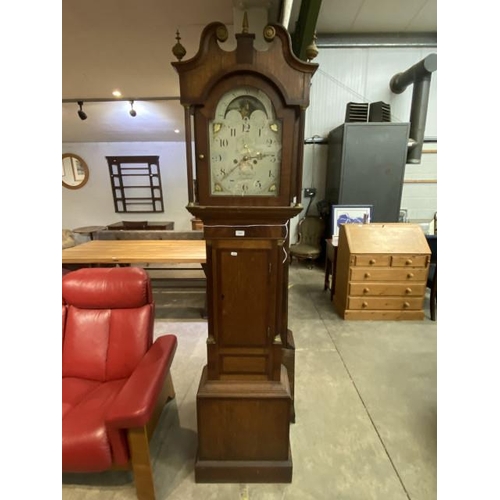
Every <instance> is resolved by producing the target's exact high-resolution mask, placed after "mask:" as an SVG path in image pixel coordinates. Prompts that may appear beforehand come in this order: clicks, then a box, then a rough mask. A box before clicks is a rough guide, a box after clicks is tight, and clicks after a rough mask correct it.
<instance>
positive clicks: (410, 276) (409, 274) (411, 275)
mask: <svg viewBox="0 0 500 500" xmlns="http://www.w3.org/2000/svg"><path fill="white" fill-rule="evenodd" d="M407 276H408V278H413V276H415V275H414V274H413V273H408V274H407Z"/></svg>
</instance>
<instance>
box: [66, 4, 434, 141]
mask: <svg viewBox="0 0 500 500" xmlns="http://www.w3.org/2000/svg"><path fill="white" fill-rule="evenodd" d="M304 1H305V0H304ZM314 3H316V5H321V6H320V10H319V15H318V16H317V17H318V20H317V23H316V32H317V34H318V39H319V40H320V39H321V37H322V35H332V34H333V35H339V34H345V35H358V34H382V33H384V34H387V33H398V34H414V33H437V0H322V1H320V0H311V1H310V4H314ZM300 4H301V2H300V0H210V1H206V0H183V1H180V2H173V1H171V0H141V1H140V2H139V1H137V0H85V1H84V2H82V1H81V0H64V2H62V100H63V103H62V142H63V143H64V142H137V141H179V140H180V141H182V140H183V137H184V135H183V133H184V125H183V124H184V112H183V108H182V106H181V105H180V103H179V100H178V96H179V86H178V76H177V73H176V72H175V70H174V69H173V67H172V66H171V62H173V61H174V60H175V57H174V56H173V54H172V51H171V49H172V47H173V45H174V44H175V42H176V40H175V36H176V31H177V30H179V33H180V37H181V43H182V44H183V45H184V47H185V48H186V51H187V54H186V57H185V58H184V60H186V59H189V58H191V57H193V56H194V55H195V54H196V52H197V49H198V43H199V37H200V34H201V32H202V30H203V28H204V27H205V26H206V25H207V24H209V23H210V22H213V21H220V22H223V23H224V24H226V25H227V26H228V29H229V32H230V33H231V32H232V29H233V25H234V26H235V31H236V32H239V31H241V19H242V16H243V11H247V12H248V15H249V27H250V31H255V32H256V33H257V32H260V31H261V30H262V28H263V27H264V26H265V24H267V23H268V22H279V23H281V24H283V25H285V26H286V27H287V28H288V30H289V32H290V33H293V32H294V31H295V26H296V22H297V19H298V18H299V14H300V7H301V5H300ZM316 12H317V11H316ZM314 17H316V16H315V15H314V13H313V18H314ZM256 25H260V26H258V28H255V26H256ZM252 26H254V28H253V27H252ZM228 43H230V42H228ZM115 89H119V90H120V91H121V92H122V98H121V99H124V100H117V99H115V98H114V97H113V95H112V91H113V90H115ZM77 100H82V101H83V102H84V103H83V111H84V112H85V113H86V114H87V119H86V120H81V119H80V118H79V117H78V114H77V111H78V109H79V106H78V104H77V103H76V101H77ZM129 100H134V104H133V107H134V109H135V110H136V112H137V115H136V116H135V117H131V116H130V115H129V110H130V108H131V105H130V102H129ZM67 101H73V102H67ZM93 101H94V102H93ZM176 130H178V132H177V133H176V132H175V131H176Z"/></svg>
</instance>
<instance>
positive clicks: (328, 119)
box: [290, 47, 439, 242]
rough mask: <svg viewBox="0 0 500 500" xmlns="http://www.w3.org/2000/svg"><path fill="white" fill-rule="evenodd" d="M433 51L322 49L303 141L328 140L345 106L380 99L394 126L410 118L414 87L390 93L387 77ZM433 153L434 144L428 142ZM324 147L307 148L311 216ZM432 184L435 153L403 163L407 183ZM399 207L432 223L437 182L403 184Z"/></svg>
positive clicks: (429, 127) (433, 101) (432, 100)
mask: <svg viewBox="0 0 500 500" xmlns="http://www.w3.org/2000/svg"><path fill="white" fill-rule="evenodd" d="M433 53H437V50H436V48H411V47H410V48H404V47H399V48H385V47H384V48H382V47H373V48H320V49H319V54H318V57H317V58H316V59H315V60H314V62H316V63H318V64H319V68H318V70H317V71H316V73H315V74H314V76H313V79H312V84H311V94H310V105H309V108H308V110H307V115H306V116H307V122H306V130H305V137H306V139H310V138H312V137H314V136H318V137H320V138H322V139H327V136H328V133H329V132H330V131H331V130H333V129H334V128H336V127H338V126H339V125H342V124H343V123H344V121H345V112H346V106H347V103H349V102H358V103H359V102H377V101H383V102H385V103H387V104H390V106H391V119H392V121H393V122H408V121H409V119H410V109H411V100H412V93H413V86H412V85H410V86H409V87H408V88H407V89H406V90H405V91H404V92H403V93H401V94H394V93H393V92H392V91H391V90H390V87H389V82H390V80H391V78H392V77H393V76H394V75H395V74H396V73H400V72H403V71H405V70H407V69H408V68H410V67H411V66H413V65H414V64H416V63H418V62H419V61H421V60H422V59H424V58H425V57H426V56H427V55H429V54H433ZM438 72H439V71H435V72H434V73H433V74H432V78H431V90H430V96H429V105H428V110H427V120H426V127H425V137H426V138H434V139H435V138H437V75H438ZM425 148H426V149H437V144H436V143H432V144H426V145H425ZM327 157H328V146H327V145H318V144H315V145H312V144H310V145H307V144H306V145H305V147H304V170H303V177H302V185H303V187H315V188H316V190H317V195H316V197H315V198H314V199H313V201H312V203H311V206H310V210H309V215H315V214H317V210H316V203H317V202H318V201H320V200H322V199H323V198H324V194H325V182H326V168H327V166H326V163H327ZM408 179H411V180H413V181H415V180H419V181H421V180H436V179H437V155H435V154H434V155H430V154H423V155H422V161H421V164H420V165H409V164H408V165H407V166H406V172H405V181H407V180H408ZM308 203H309V199H303V205H304V210H303V211H302V212H301V213H300V214H299V215H298V216H297V217H295V218H294V219H293V220H292V221H291V228H290V230H291V241H292V242H293V241H295V240H296V238H297V224H298V221H299V220H300V218H301V217H303V216H304V215H305V213H306V210H307V205H308ZM401 208H406V209H407V210H408V217H409V219H410V222H411V220H412V219H413V220H416V219H419V220H420V219H426V220H431V219H432V217H433V216H434V213H435V212H436V211H437V184H436V183H432V182H430V183H422V182H418V183H406V182H405V184H404V185H403V194H402V200H401Z"/></svg>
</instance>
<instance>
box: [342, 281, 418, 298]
mask: <svg viewBox="0 0 500 500" xmlns="http://www.w3.org/2000/svg"><path fill="white" fill-rule="evenodd" d="M425 287H426V285H425V284H424V283H413V284H411V285H409V284H408V283H370V284H367V283H351V284H350V285H349V295H358V296H363V297H365V296H367V297H370V296H372V297H373V296H377V295H384V296H397V297H414V296H416V297H423V296H424V294H425Z"/></svg>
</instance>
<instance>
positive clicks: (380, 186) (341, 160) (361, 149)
mask: <svg viewBox="0 0 500 500" xmlns="http://www.w3.org/2000/svg"><path fill="white" fill-rule="evenodd" d="M409 131H410V124H409V123H381V122H373V123H344V124H343V125H341V126H339V127H337V128H335V129H333V130H332V131H331V132H330V133H329V134H328V163H327V172H326V190H325V199H326V201H327V202H328V203H329V204H334V205H364V204H367V205H373V213H372V222H398V220H399V210H400V205H401V195H402V191H403V179H404V172H405V165H406V157H407V151H408V137H409Z"/></svg>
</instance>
